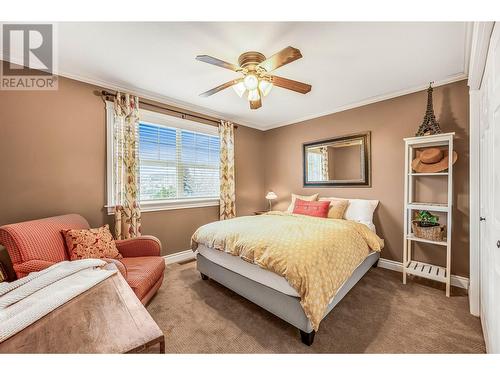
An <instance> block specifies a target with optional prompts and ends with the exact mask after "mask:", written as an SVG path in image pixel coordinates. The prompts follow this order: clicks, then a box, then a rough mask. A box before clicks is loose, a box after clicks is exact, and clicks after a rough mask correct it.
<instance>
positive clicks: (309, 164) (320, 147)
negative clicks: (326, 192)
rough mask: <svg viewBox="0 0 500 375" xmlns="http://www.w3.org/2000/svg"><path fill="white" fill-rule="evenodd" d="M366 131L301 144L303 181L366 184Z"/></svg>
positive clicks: (367, 178)
mask: <svg viewBox="0 0 500 375" xmlns="http://www.w3.org/2000/svg"><path fill="white" fill-rule="evenodd" d="M369 141H370V134H369V133H363V134H357V135H352V136H344V137H338V138H331V139H328V140H323V141H317V142H311V143H307V144H304V185H306V186H307V185H309V186H322V185H326V186H332V185H333V186H338V185H344V186H352V185H369V183H370V181H369V176H370V173H369V172H370V171H369V168H370V160H369Z"/></svg>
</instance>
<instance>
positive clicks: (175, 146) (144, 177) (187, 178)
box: [139, 122, 220, 202]
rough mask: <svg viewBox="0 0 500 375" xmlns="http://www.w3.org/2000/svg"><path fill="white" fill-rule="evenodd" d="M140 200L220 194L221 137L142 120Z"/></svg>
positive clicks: (210, 196)
mask: <svg viewBox="0 0 500 375" xmlns="http://www.w3.org/2000/svg"><path fill="white" fill-rule="evenodd" d="M139 175H140V200H141V202H142V201H156V200H176V199H189V198H218V197H219V185H220V182H219V137H218V136H214V135H209V134H203V133H199V132H195V131H190V130H184V129H179V128H172V127H165V126H162V125H156V124H150V123H143V122H141V123H140V124H139Z"/></svg>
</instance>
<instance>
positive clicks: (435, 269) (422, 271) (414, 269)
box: [406, 260, 447, 283]
mask: <svg viewBox="0 0 500 375" xmlns="http://www.w3.org/2000/svg"><path fill="white" fill-rule="evenodd" d="M406 273H408V274H410V275H415V276H420V277H424V278H426V279H431V280H435V281H440V282H443V283H445V282H446V281H447V279H446V268H444V267H440V266H436V265H434V264H428V263H423V262H417V261H415V260H412V261H411V262H410V264H409V265H408V267H406Z"/></svg>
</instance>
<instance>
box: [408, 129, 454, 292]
mask: <svg viewBox="0 0 500 375" xmlns="http://www.w3.org/2000/svg"><path fill="white" fill-rule="evenodd" d="M454 136H455V133H445V134H437V135H429V136H424V137H412V138H405V139H404V142H405V184H404V185H405V186H404V189H405V193H404V202H405V204H404V237H403V241H404V246H403V284H406V279H407V278H406V276H407V275H415V276H419V277H424V278H426V279H431V280H435V281H440V282H443V283H445V284H446V296H447V297H449V296H450V280H451V233H452V211H453V157H451V155H453V138H454ZM426 147H440V148H442V147H447V148H448V155H450V157H449V158H448V170H447V171H444V172H439V173H416V172H414V171H413V169H412V167H411V162H412V160H413V158H414V155H415V150H416V149H421V148H426ZM420 176H436V177H437V176H445V177H446V178H447V180H448V191H447V203H432V202H415V201H414V184H415V179H416V178H418V177H420ZM420 210H426V211H431V212H441V213H445V214H446V232H447V237H446V238H445V239H444V240H443V241H431V240H427V239H424V238H419V237H416V236H415V235H414V234H413V232H412V229H411V223H412V219H413V211H420ZM413 242H424V243H428V244H433V245H437V246H440V247H441V248H443V247H445V248H446V266H444V267H443V266H438V265H435V264H428V263H423V262H419V261H416V260H414V259H412V255H413V252H412V250H413V249H412V247H413Z"/></svg>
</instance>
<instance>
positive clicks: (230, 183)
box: [219, 121, 236, 220]
mask: <svg viewBox="0 0 500 375" xmlns="http://www.w3.org/2000/svg"><path fill="white" fill-rule="evenodd" d="M219 140H220V219H221V220H225V219H231V218H233V217H235V216H236V198H235V182H234V125H233V123H232V122H229V121H221V123H220V125H219Z"/></svg>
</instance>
